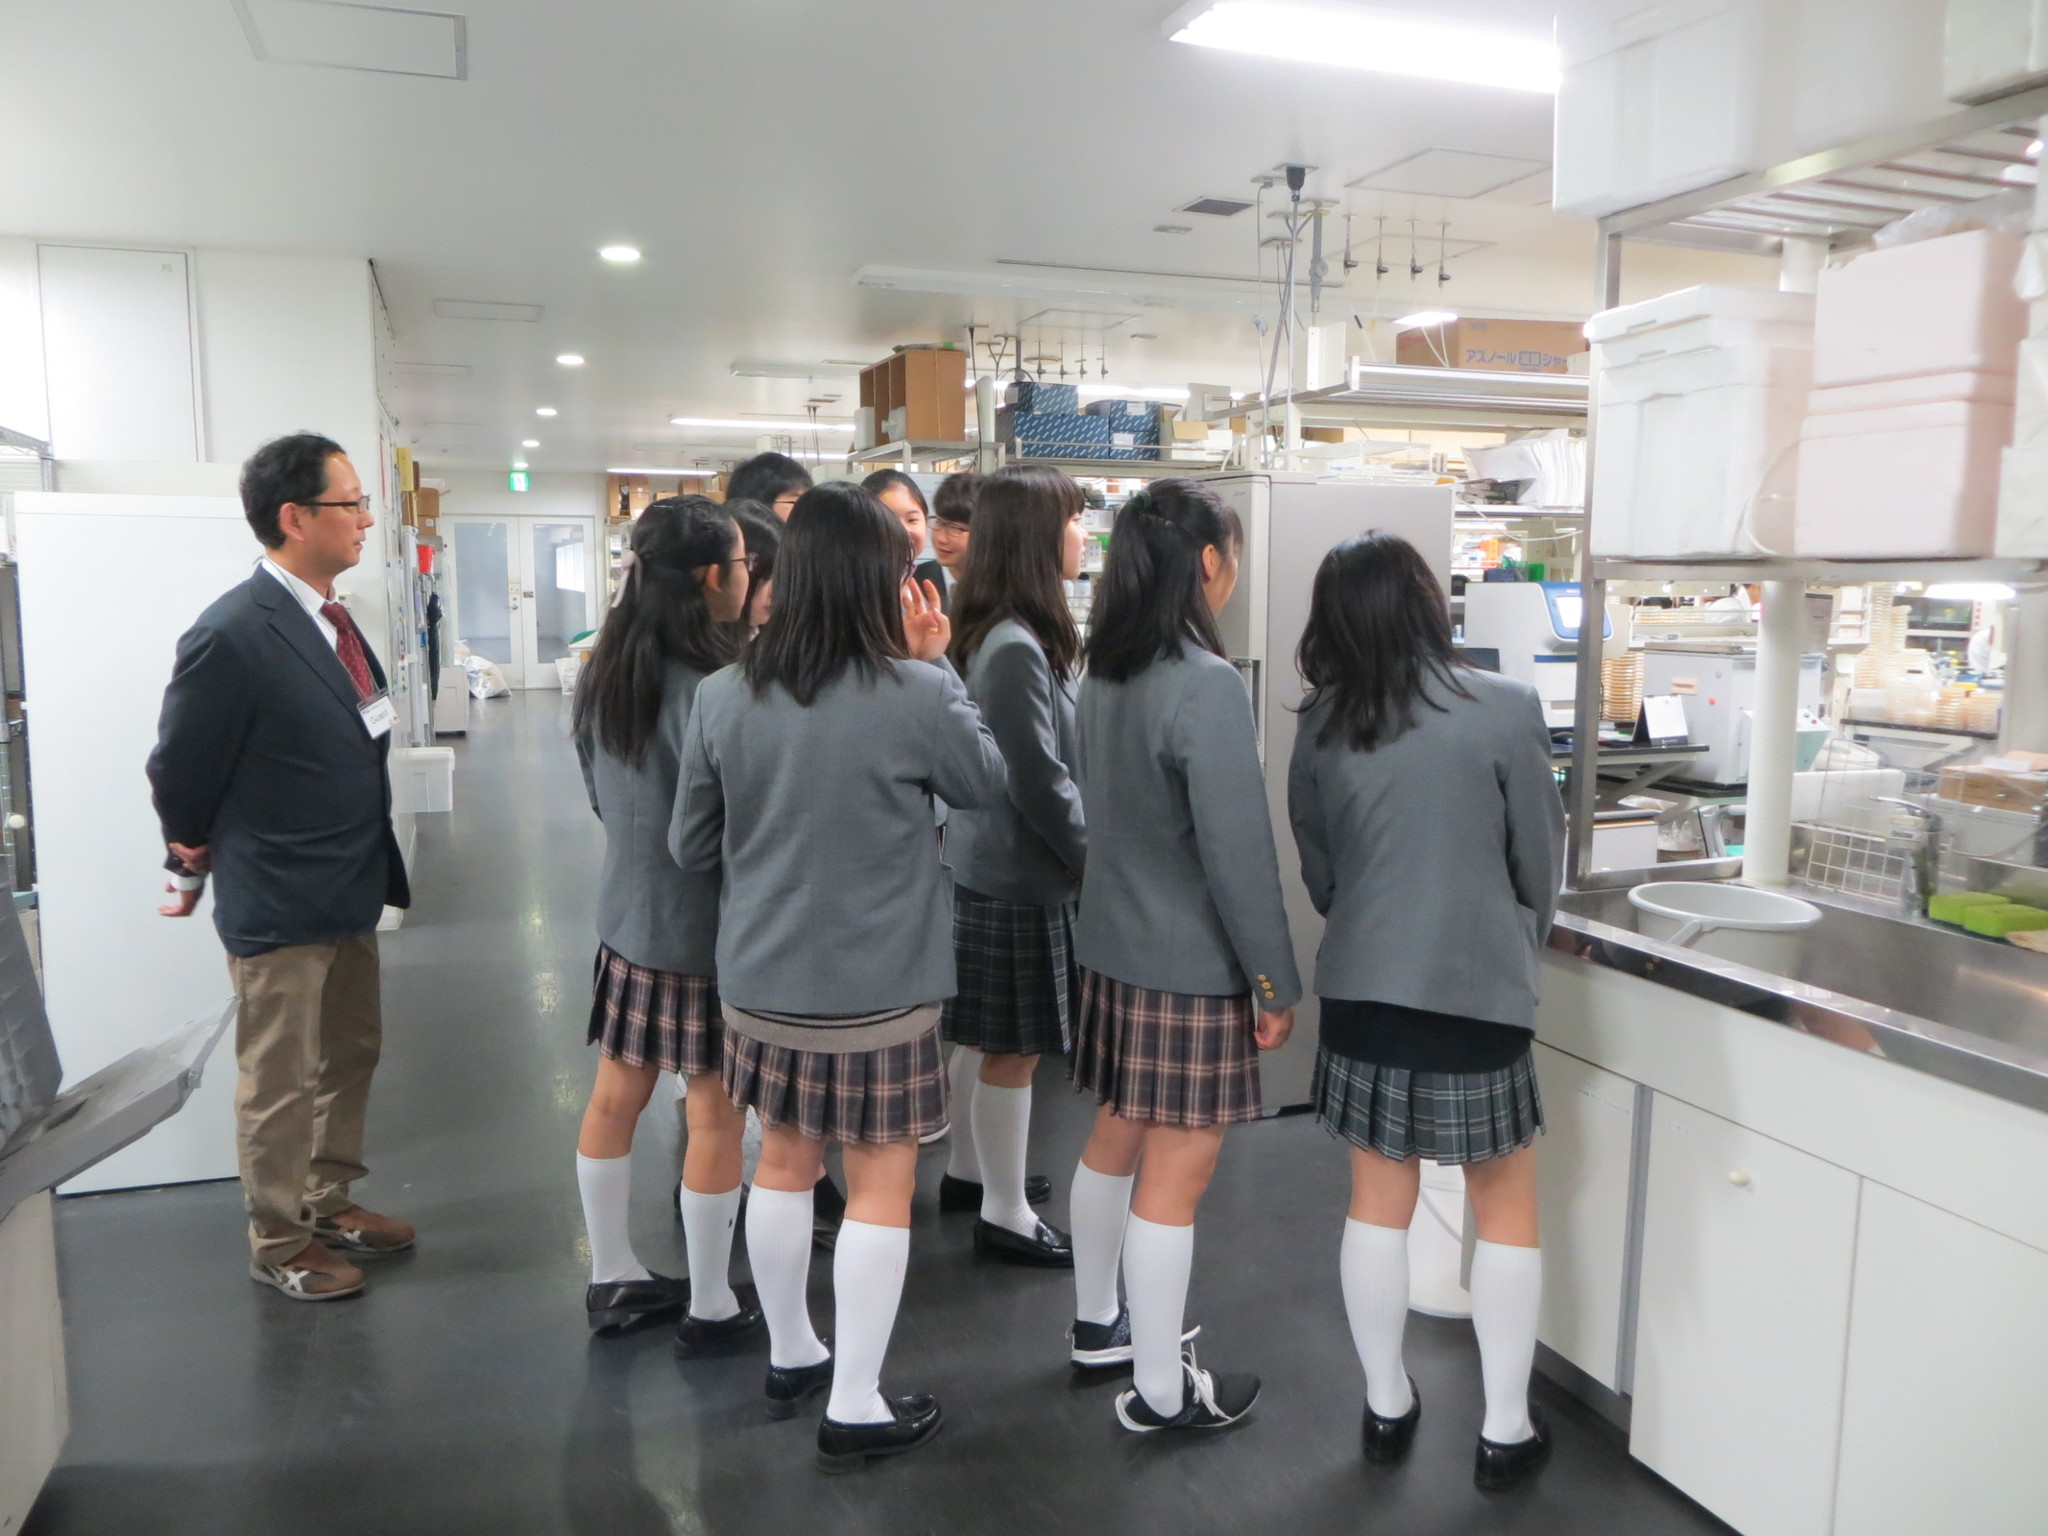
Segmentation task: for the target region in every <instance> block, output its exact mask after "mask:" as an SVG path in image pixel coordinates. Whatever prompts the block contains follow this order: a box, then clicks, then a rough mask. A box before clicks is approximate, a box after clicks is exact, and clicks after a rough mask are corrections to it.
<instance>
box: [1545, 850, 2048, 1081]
mask: <svg viewBox="0 0 2048 1536" xmlns="http://www.w3.org/2000/svg"><path fill="white" fill-rule="evenodd" d="M1795 894H1797V895H1799V896H1801V897H1803V898H1805V899H1806V900H1809V901H1812V902H1813V903H1814V904H1815V905H1816V906H1819V907H1820V908H1821V909H1822V911H1823V912H1825V914H1826V916H1825V917H1823V918H1822V920H1821V922H1820V923H1819V925H1818V926H1817V927H1815V928H1814V929H1813V930H1812V931H1811V932H1810V933H1809V934H1808V935H1807V939H1806V944H1805V949H1804V954H1803V956H1802V959H1801V961H1800V965H1799V974H1798V975H1797V976H1795V977H1785V976H1774V975H1771V974H1770V973H1769V972H1766V971H1759V970H1754V969H1751V968H1750V967H1748V966H1744V965H1737V964H1735V963H1734V962H1732V961H1728V960H1721V959H1717V958H1716V957H1714V956H1712V955H1704V954H1701V953H1699V952H1697V951H1695V950H1691V949H1685V948H1681V947H1679V946H1676V945H1671V944H1665V943H1662V942H1661V941H1659V940H1656V939H1652V938H1649V937H1647V936H1645V935H1643V934H1641V933H1638V932H1637V931H1636V923H1635V919H1636V909H1635V908H1634V907H1632V906H1630V905H1629V901H1628V892H1627V891H1625V890H1615V891H1579V892H1567V893H1566V894H1565V896H1564V897H1563V900H1562V904H1561V906H1560V908H1559V911H1558V918H1557V924H1556V926H1555V927H1554V928H1553V929H1552V930H1551V935H1550V948H1551V949H1552V950H1553V951H1554V952H1556V953H1557V954H1562V955H1568V956H1571V957H1572V958H1574V959H1578V960H1582V961H1585V962H1586V963H1588V964H1591V965H1603V966H1606V967H1608V968H1610V969H1612V970H1616V971H1619V972H1621V973H1623V974H1624V975H1628V976H1635V977H1639V978H1641V979H1642V980H1645V981H1649V982H1654V983H1656V984H1657V985H1659V986H1666V987H1674V988H1677V989H1678V990H1680V991H1684V992H1690V993H1692V994H1693V995H1694V996H1696V997H1701V998H1705V999H1706V1000H1708V1001H1709V1002H1715V1003H1720V1004H1722V1005H1723V1006H1725V1007H1729V1008H1735V1009H1739V1010H1741V1011H1742V1012H1744V1013H1749V1014H1754V1015H1756V1016H1757V1017H1758V1018H1762V1019H1768V1020H1770V1021H1771V1022H1772V1023H1775V1024H1782V1025H1784V1026H1785V1027H1786V1028H1788V1029H1797V1030H1802V1031H1804V1032H1805V1033H1807V1034H1810V1035H1815V1036H1818V1037H1819V1038H1821V1039H1823V1040H1831V1041H1833V1042H1834V1043H1835V1044H1837V1045H1840V1046H1845V1047H1847V1048H1848V1049H1850V1050H1857V1051H1865V1052H1868V1053H1869V1054H1870V1055H1873V1056H1880V1057H1883V1058H1884V1059H1886V1060H1888V1061H1893V1062H1897V1063H1898V1064H1899V1065H1900V1066H1902V1067H1909V1068H1911V1069H1913V1070H1915V1071H1920V1072H1926V1073H1929V1074H1930V1075H1932V1076H1935V1077H1942V1078H1947V1079H1948V1080H1949V1081H1951V1082H1955V1083H1961V1084H1963V1085H1964V1086H1966V1087H1970V1088H1976V1089H1979V1090H1981V1091H1983V1092H1985V1093H1989V1094H1994V1095H1996V1096H1997V1097H1999V1098H2002V1099H2007V1100H2010V1101H2011V1102H2012V1103H2015V1104H2024V1105H2026V1106H2027V1107H2028V1108H2030V1109H2037V1110H2042V1111H2044V1112H2048V956H2042V955H2037V954H2031V953H2029V952H2027V951H2026V950H2023V949H2020V948H2017V947H2016V946H2014V945H2011V944H2002V943H1994V942H1992V941H1990V940H1988V939H1980V938H1977V937H1975V936H1974V935H1970V934H1966V933H1962V932H1960V931H1959V930H1956V929H1951V928H1945V927H1942V926H1939V925H1937V924H1933V923H1929V922H1925V921H1916V920H1913V919H1909V918H1905V917H1902V916H1899V915H1897V914H1893V913H1890V912H1885V911H1880V910H1878V909H1875V908H1873V907H1871V906H1870V905H1869V904H1867V903H1856V902H1854V901H1853V900H1852V899H1848V898H1838V897H1834V896H1831V895H1828V894H1827V893H1824V892H1813V891H1807V890H1803V889H1802V890H1797V891H1796V892H1795Z"/></svg>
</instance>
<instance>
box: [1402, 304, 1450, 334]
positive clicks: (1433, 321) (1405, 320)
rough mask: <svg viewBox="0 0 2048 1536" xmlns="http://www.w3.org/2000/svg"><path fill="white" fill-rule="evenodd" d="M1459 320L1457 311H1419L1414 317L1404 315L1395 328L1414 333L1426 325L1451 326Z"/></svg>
mask: <svg viewBox="0 0 2048 1536" xmlns="http://www.w3.org/2000/svg"><path fill="white" fill-rule="evenodd" d="M1457 318H1458V312H1457V311H1456V310H1455V309H1418V310H1417V311H1415V313H1414V314H1412V315H1403V316H1402V317H1401V318H1400V319H1398V320H1396V321H1395V322H1394V328H1395V329H1396V330H1402V331H1412V330H1415V329H1417V328H1419V327H1421V326H1425V325H1449V324H1450V323H1451V322H1452V321H1453V320H1455V319H1457Z"/></svg>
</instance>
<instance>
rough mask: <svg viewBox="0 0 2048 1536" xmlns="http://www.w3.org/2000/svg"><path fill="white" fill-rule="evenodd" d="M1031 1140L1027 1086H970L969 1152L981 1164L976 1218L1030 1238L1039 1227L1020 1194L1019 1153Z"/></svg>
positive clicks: (1021, 1170)
mask: <svg viewBox="0 0 2048 1536" xmlns="http://www.w3.org/2000/svg"><path fill="white" fill-rule="evenodd" d="M1030 1139H1031V1085H1030V1084H1029V1083H1026V1084H1025V1085H1024V1086H1023V1087H1022V1088H998V1087H997V1086H996V1085H995V1084H994V1083H977V1084H975V1086H974V1153H975V1156H976V1158H977V1159H979V1161H980V1163H981V1219H982V1220H983V1221H986V1222H989V1223H990V1224H992V1225H994V1226H998V1227H1005V1228H1007V1229H1008V1230H1010V1231H1012V1232H1017V1233H1021V1234H1022V1235H1023V1236H1025V1237H1029V1236H1030V1235H1031V1234H1032V1233H1033V1232H1035V1231H1037V1230H1038V1218H1037V1216H1035V1215H1033V1214H1032V1210H1031V1202H1030V1201H1028V1200H1026V1199H1025V1198H1024V1151H1025V1146H1026V1143H1028V1142H1029V1141H1030Z"/></svg>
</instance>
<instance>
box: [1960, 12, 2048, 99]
mask: <svg viewBox="0 0 2048 1536" xmlns="http://www.w3.org/2000/svg"><path fill="white" fill-rule="evenodd" d="M1946 19H1947V23H1948V28H1947V36H1946V38H1945V47H1944V49H1943V59H1942V84H1943V86H1944V88H1945V89H1946V90H1947V92H1948V96H1949V99H1950V100H1951V101H1970V102H1976V101H1990V100H1991V99H1993V98H1994V97H1998V96H2008V95H2010V94H2012V93H2013V92H2014V91H2020V90H2025V89H2026V88H2027V87H2028V86H2031V85H2038V84H2040V83H2041V81H2042V80H2044V79H2048V0H1948V6H1947V18H1946Z"/></svg>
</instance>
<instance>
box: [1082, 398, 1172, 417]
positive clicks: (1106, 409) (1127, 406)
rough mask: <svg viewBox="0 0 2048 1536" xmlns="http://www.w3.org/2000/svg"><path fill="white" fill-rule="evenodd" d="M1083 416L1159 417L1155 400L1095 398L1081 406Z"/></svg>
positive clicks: (1157, 403) (1157, 404)
mask: <svg viewBox="0 0 2048 1536" xmlns="http://www.w3.org/2000/svg"><path fill="white" fill-rule="evenodd" d="M1081 414H1082V415H1083V416H1140V417H1142V416H1149V417H1151V418H1152V419H1153V421H1154V422H1157V421H1158V419H1159V402H1158V401H1156V400H1096V401H1092V402H1090V403H1089V404H1087V405H1084V406H1082V407H1081Z"/></svg>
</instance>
